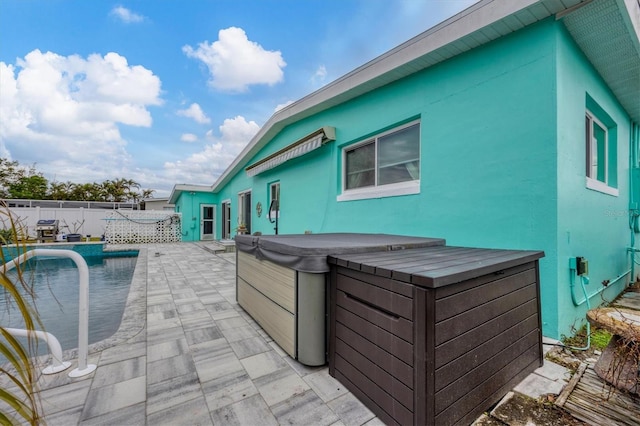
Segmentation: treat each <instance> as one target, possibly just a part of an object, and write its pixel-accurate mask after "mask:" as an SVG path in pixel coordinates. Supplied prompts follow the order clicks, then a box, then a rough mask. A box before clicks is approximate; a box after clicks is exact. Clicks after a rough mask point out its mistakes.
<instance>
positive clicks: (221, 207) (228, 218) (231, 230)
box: [220, 198, 233, 239]
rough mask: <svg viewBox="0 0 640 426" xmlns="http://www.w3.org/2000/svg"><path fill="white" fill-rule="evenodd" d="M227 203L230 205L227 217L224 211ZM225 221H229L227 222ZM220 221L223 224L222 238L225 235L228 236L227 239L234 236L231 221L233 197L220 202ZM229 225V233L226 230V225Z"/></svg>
mask: <svg viewBox="0 0 640 426" xmlns="http://www.w3.org/2000/svg"><path fill="white" fill-rule="evenodd" d="M225 204H226V205H227V206H229V214H228V215H227V216H228V217H226V218H225V212H224V207H225ZM225 221H226V222H227V223H225ZM220 222H221V224H222V238H224V237H225V236H226V237H227V239H231V238H233V224H232V223H231V198H227V199H226V200H222V201H221V202H220ZM227 226H228V228H229V232H228V233H226V232H225V227H227Z"/></svg>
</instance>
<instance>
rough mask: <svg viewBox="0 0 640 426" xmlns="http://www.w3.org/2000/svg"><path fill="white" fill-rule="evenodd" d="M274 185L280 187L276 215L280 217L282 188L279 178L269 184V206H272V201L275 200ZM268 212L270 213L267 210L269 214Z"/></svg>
mask: <svg viewBox="0 0 640 426" xmlns="http://www.w3.org/2000/svg"><path fill="white" fill-rule="evenodd" d="M274 186H277V187H278V210H277V212H276V216H277V217H278V218H279V217H280V189H281V186H280V181H279V180H277V181H275V182H271V183H270V184H269V204H268V206H267V208H270V207H271V202H272V201H273V187H274ZM268 214H269V212H267V215H268ZM272 219H275V216H274V217H272Z"/></svg>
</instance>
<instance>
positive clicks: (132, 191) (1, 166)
mask: <svg viewBox="0 0 640 426" xmlns="http://www.w3.org/2000/svg"><path fill="white" fill-rule="evenodd" d="M153 192H154V190H152V189H143V190H141V189H140V184H139V183H138V182H136V181H134V180H133V179H126V178H116V179H114V180H109V179H107V180H105V181H104V182H102V183H96V182H93V183H73V182H69V181H67V182H64V183H63V182H51V184H49V182H48V181H47V179H46V178H45V177H44V176H43V175H42V173H40V172H38V171H37V170H36V167H35V164H34V165H32V166H30V167H28V168H27V167H24V166H21V165H20V163H18V162H17V161H10V160H9V159H7V158H0V198H22V199H31V200H69V201H112V202H117V203H123V202H127V201H133V202H138V201H140V200H142V199H144V198H150V197H151V196H152V194H153Z"/></svg>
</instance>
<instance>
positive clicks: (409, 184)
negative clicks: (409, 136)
mask: <svg viewBox="0 0 640 426" xmlns="http://www.w3.org/2000/svg"><path fill="white" fill-rule="evenodd" d="M416 124H418V125H419V134H420V133H421V132H422V126H421V123H420V120H414V121H411V122H409V123H406V124H403V125H402V126H398V127H394V128H393V129H390V130H388V131H386V132H383V133H380V134H378V135H376V136H374V137H373V138H369V139H366V140H364V141H362V142H358V143H356V144H352V145H349V146H345V147H343V148H342V193H341V194H338V197H337V201H354V200H364V199H369V198H384V197H397V196H400V195H412V194H419V193H420V178H418V179H415V180H409V181H404V182H397V183H390V184H386V185H378V184H377V180H378V139H380V138H382V137H384V136H386V135H389V134H391V133H395V132H398V131H401V130H403V129H406V128H407V127H411V126H414V125H416ZM370 143H373V144H374V145H375V147H374V164H375V166H374V167H375V181H376V183H375V184H374V185H373V186H367V187H363V188H354V189H346V187H347V182H346V179H347V151H352V150H354V149H357V148H358V147H360V146H364V145H368V144H370ZM421 152H422V143H421V136H419V140H418V159H419V161H420V162H422V161H421V160H422V159H421ZM420 174H422V167H421V168H420Z"/></svg>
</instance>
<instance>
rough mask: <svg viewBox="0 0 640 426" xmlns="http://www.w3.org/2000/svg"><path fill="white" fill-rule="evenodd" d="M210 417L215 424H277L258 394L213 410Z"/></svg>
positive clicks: (264, 425) (270, 425)
mask: <svg viewBox="0 0 640 426" xmlns="http://www.w3.org/2000/svg"><path fill="white" fill-rule="evenodd" d="M211 417H212V418H213V423H214V424H216V425H260V426H272V425H273V426H277V425H278V421H277V420H276V418H275V417H274V416H273V414H272V413H271V410H269V407H267V404H266V403H265V401H264V400H263V399H262V398H261V397H260V395H254V396H250V397H248V398H245V399H243V400H241V401H238V402H236V403H233V404H230V405H227V406H225V407H222V408H219V409H217V410H214V411H212V412H211Z"/></svg>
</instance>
